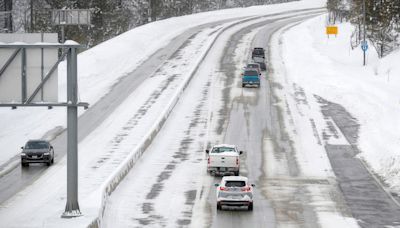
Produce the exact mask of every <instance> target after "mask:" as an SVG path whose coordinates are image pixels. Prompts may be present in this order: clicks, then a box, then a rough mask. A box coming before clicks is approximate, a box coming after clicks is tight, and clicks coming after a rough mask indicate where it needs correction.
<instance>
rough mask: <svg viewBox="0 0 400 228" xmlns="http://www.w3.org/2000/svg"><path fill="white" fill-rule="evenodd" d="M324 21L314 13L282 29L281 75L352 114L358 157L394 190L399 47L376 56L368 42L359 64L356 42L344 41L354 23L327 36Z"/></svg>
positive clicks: (397, 183)
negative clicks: (382, 56)
mask: <svg viewBox="0 0 400 228" xmlns="http://www.w3.org/2000/svg"><path fill="white" fill-rule="evenodd" d="M325 24H326V16H320V17H317V18H315V19H312V20H309V21H307V22H305V23H302V24H300V25H299V26H296V27H293V28H292V29H290V30H289V31H287V32H286V33H284V35H283V37H282V44H283V45H282V56H283V58H284V60H283V61H284V64H285V66H286V71H287V79H285V80H288V83H294V84H296V85H298V86H299V87H301V88H303V89H304V92H305V93H306V94H307V96H308V98H313V96H314V95H317V96H320V97H322V98H323V99H325V100H328V101H330V102H334V103H337V104H339V105H342V106H343V107H344V108H345V109H346V110H347V111H348V112H349V113H350V114H351V115H352V116H353V117H354V118H356V119H357V123H358V124H360V129H359V138H358V143H357V145H358V147H359V149H360V150H361V153H360V155H359V156H360V158H362V159H363V160H365V161H366V163H367V164H368V165H369V166H370V167H371V168H372V169H373V171H374V172H376V173H377V174H379V175H380V176H381V177H382V178H383V179H384V180H385V181H386V183H387V184H388V185H390V187H391V188H392V191H395V192H397V193H400V178H399V177H400V153H399V148H400V131H399V129H400V119H399V116H400V77H399V76H400V65H399V63H400V51H396V52H394V53H392V54H390V55H389V56H387V57H385V58H383V59H379V58H378V57H377V53H376V51H375V50H374V49H373V48H371V46H372V45H370V49H369V50H368V51H367V64H366V66H363V53H362V50H361V48H360V47H359V48H357V49H354V50H352V49H351V47H350V35H351V32H352V31H353V30H354V28H353V27H352V26H351V25H350V24H349V23H343V24H338V27H339V34H338V36H337V37H335V36H330V37H328V36H327V35H326V34H325ZM294 37H296V38H295V39H294ZM277 80H281V81H282V80H283V79H277Z"/></svg>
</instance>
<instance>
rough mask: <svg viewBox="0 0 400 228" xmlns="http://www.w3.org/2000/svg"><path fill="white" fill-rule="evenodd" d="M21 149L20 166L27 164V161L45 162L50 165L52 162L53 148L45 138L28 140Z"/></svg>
mask: <svg viewBox="0 0 400 228" xmlns="http://www.w3.org/2000/svg"><path fill="white" fill-rule="evenodd" d="M21 149H22V152H21V165H22V166H29V163H46V165H47V166H50V165H51V164H53V163H54V149H53V146H52V145H51V144H50V143H49V142H48V141H47V140H29V141H28V142H27V143H26V144H25V147H21Z"/></svg>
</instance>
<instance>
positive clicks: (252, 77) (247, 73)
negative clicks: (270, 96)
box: [242, 69, 260, 87]
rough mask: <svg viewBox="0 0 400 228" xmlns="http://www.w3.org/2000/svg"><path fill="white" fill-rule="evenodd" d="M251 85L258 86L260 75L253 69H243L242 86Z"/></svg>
mask: <svg viewBox="0 0 400 228" xmlns="http://www.w3.org/2000/svg"><path fill="white" fill-rule="evenodd" d="M246 85H252V86H257V87H260V75H259V73H258V71H257V70H255V69H245V70H244V71H243V73H242V87H245V86H246Z"/></svg>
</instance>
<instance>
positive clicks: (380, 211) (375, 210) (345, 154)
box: [318, 97, 400, 228]
mask: <svg viewBox="0 0 400 228" xmlns="http://www.w3.org/2000/svg"><path fill="white" fill-rule="evenodd" d="M318 100H319V102H320V103H321V107H322V113H323V114H324V116H325V117H331V118H332V120H333V121H334V122H335V124H336V126H338V128H339V129H340V131H341V132H342V134H343V135H344V136H345V138H346V139H347V141H348V142H349V144H350V145H329V144H328V145H326V146H325V148H326V151H327V153H328V156H329V159H330V162H331V165H332V168H333V171H334V172H335V175H336V177H337V180H338V184H339V186H340V189H341V191H342V193H343V196H344V198H345V200H346V203H347V205H348V207H349V208H350V211H351V213H352V215H353V217H354V218H355V219H357V220H358V224H359V225H360V226H361V227H365V228H375V227H400V204H399V203H398V201H397V200H398V199H396V198H395V196H392V195H391V193H390V192H389V191H388V190H387V189H386V187H385V186H384V185H382V184H381V181H380V180H379V179H378V177H376V176H375V174H373V173H371V172H370V171H369V170H368V167H367V166H366V163H364V162H363V161H362V160H361V159H360V158H359V157H357V154H359V149H358V147H357V139H358V133H359V128H360V125H359V124H358V122H357V119H355V118H354V117H353V116H352V115H351V114H350V113H349V112H347V111H346V110H345V109H344V108H343V107H342V106H340V105H339V104H336V103H333V102H329V101H327V100H324V99H323V98H320V97H318Z"/></svg>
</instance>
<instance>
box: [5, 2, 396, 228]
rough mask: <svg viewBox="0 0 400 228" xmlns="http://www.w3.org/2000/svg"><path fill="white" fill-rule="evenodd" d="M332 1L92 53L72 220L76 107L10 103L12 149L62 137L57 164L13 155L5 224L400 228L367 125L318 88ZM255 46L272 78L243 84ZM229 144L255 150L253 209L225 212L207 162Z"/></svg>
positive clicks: (248, 154) (218, 21)
mask: <svg viewBox="0 0 400 228" xmlns="http://www.w3.org/2000/svg"><path fill="white" fill-rule="evenodd" d="M322 6H324V1H322V0H321V1H320V0H303V1H300V2H292V3H287V4H280V5H270V6H259V7H250V8H243V9H233V10H226V11H216V12H207V13H202V14H195V15H189V16H185V17H177V18H172V19H168V20H164V21H158V22H155V23H151V24H148V25H146V26H142V27H139V28H137V29H133V30H132V31H131V32H128V33H126V34H123V35H122V36H120V37H116V38H115V39H112V40H110V41H108V42H105V43H104V44H101V45H99V46H98V47H95V48H93V49H91V50H88V51H86V52H83V53H82V54H81V55H80V61H81V63H82V64H83V65H82V68H81V72H80V75H81V76H82V78H81V79H80V83H81V84H82V86H81V87H80V88H81V90H82V91H81V95H82V96H81V99H82V101H89V102H90V103H91V104H92V105H91V107H90V109H89V110H87V111H83V110H82V111H81V113H80V114H81V115H80V119H79V121H80V123H79V124H80V125H79V127H80V129H79V130H80V132H79V153H80V154H79V175H80V176H79V178H80V179H79V202H80V206H81V211H82V213H83V215H82V216H80V217H77V218H73V219H62V218H60V215H61V214H62V212H63V210H64V205H65V196H66V182H65V176H66V170H65V168H66V167H65V166H66V159H65V148H64V145H65V133H64V132H63V127H64V126H65V123H63V121H60V119H62V118H65V116H64V115H63V114H62V113H63V110H61V109H59V110H53V111H54V112H53V111H51V113H50V111H48V110H45V112H47V113H45V112H43V111H42V110H34V111H33V112H32V113H33V114H37V115H28V114H29V112H28V111H26V110H23V109H22V110H7V111H4V110H0V111H1V112H0V114H1V115H2V117H4V119H0V127H1V126H4V129H5V130H0V143H3V142H6V141H7V140H8V141H10V142H12V143H11V144H10V145H9V148H6V149H10V148H12V146H14V147H15V145H13V144H16V143H17V142H19V141H23V140H25V138H30V137H45V138H46V137H47V138H49V139H53V140H52V143H53V145H54V146H55V149H56V163H55V165H54V166H51V167H49V168H48V167H44V166H41V165H32V166H31V167H29V168H27V169H21V167H20V166H19V163H18V153H17V152H14V153H11V152H10V151H8V152H7V153H6V154H5V155H4V156H2V157H1V158H0V161H1V162H2V163H3V164H2V165H0V227H87V226H90V227H99V226H100V227H189V226H190V227H349V228H352V227H383V226H385V225H387V226H393V227H396V225H398V224H400V223H399V222H400V221H399V219H398V218H397V215H398V212H399V211H400V208H399V204H398V202H397V201H396V197H393V196H391V194H390V192H389V191H388V189H387V186H386V185H385V184H383V183H381V180H379V178H376V177H375V176H374V173H373V172H371V170H370V169H369V168H370V167H368V165H366V164H365V163H363V162H364V161H363V162H360V161H359V158H358V157H357V154H358V153H359V152H360V151H359V148H358V146H359V145H358V137H359V136H358V134H359V126H360V125H359V123H358V122H357V120H356V119H355V118H353V117H352V115H351V114H350V113H349V112H348V111H347V110H346V109H345V108H343V107H342V106H340V105H339V104H335V103H332V102H331V101H335V97H334V96H339V95H340V94H339V95H338V93H336V94H335V91H329V92H328V90H327V89H325V90H319V88H318V87H319V86H321V85H322V86H321V87H322V88H325V87H324V86H326V87H327V88H329V86H331V85H330V84H329V83H330V82H334V81H335V80H336V78H333V79H330V80H331V81H330V80H327V81H324V80H322V79H320V78H319V77H318V76H319V75H318V74H321V73H320V72H318V70H320V68H319V67H318V64H320V65H324V64H326V65H327V66H325V65H324V66H325V68H327V69H330V68H329V67H330V65H329V64H330V62H329V60H327V59H326V58H325V56H324V57H321V56H320V52H321V50H323V48H321V47H320V46H319V45H320V44H321V43H322V42H321V38H320V37H318V35H316V34H319V33H320V32H321V31H319V30H318V29H320V28H319V27H318V26H321V27H323V25H324V23H325V21H324V18H325V16H319V15H322V14H324V13H325V9H323V8H321V7H322ZM310 19H311V20H310ZM299 28H301V29H299ZM293 31H300V32H298V33H297V34H294V32H293ZM310 31H311V32H310ZM344 31H345V32H346V30H344ZM153 33H154V34H153ZM313 33H315V34H313ZM288 34H290V36H289V35H288ZM297 36H299V37H297ZM300 36H301V38H300ZM309 37H313V38H315V37H317V38H315V40H316V41H314V43H312V42H308V40H307V39H311V38H309ZM297 39H298V40H301V41H302V42H303V43H304V47H302V45H303V43H297V42H295V40H297ZM318 39H319V40H318ZM338 40H339V39H338ZM291 42H293V43H296V45H297V46H295V48H293V45H292V46H291V45H290V43H291ZM326 43H327V44H328V45H330V43H329V42H328V41H326ZM335 44H336V43H335ZM328 45H327V46H328ZM253 47H264V48H265V49H266V50H267V53H266V56H267V58H266V60H267V71H266V72H263V73H262V79H261V87H260V88H242V87H241V77H240V73H241V72H242V69H243V67H244V66H245V65H246V63H248V62H249V61H251V58H250V57H251V50H252V48H253ZM289 47H290V48H289ZM295 49H296V50H295ZM297 49H298V52H299V53H302V55H301V56H300V55H299V54H297V53H296V51H297ZM132 50H135V51H132ZM133 52H136V53H133ZM308 52H309V53H310V56H307V55H308ZM324 54H325V55H326V56H329V53H328V54H327V53H324ZM107 55H109V56H107ZM299 56H300V57H299ZM315 56H318V57H315ZM296 58H297V59H296ZM342 58H343V59H345V57H342ZM325 68H322V67H321V69H325ZM344 68H345V67H344ZM345 69H347V68H345ZM376 69H379V68H378V67H377V68H376ZM340 70H342V69H338V72H339V71H340ZM62 71H63V69H60V72H62ZM377 71H378V70H377ZM316 72H318V73H316ZM308 74H310V75H314V74H316V75H317V76H315V75H314V78H310V77H308V76H309V75H308ZM332 75H335V74H333V73H332ZM302 78H305V82H307V83H308V84H307V83H304V82H303V81H302ZM314 81H315V85H314ZM342 81H343V79H342ZM63 83H64V82H63V81H62V80H61V82H60V85H61V87H62V86H63ZM318 83H319V84H318ZM324 83H326V84H327V85H325V84H324ZM351 83H353V84H354V85H355V84H358V83H357V80H356V79H353V80H352V81H351ZM333 84H334V83H333ZM371 84H373V83H371ZM354 85H353V86H354ZM363 85H364V86H366V85H367V83H365V84H363ZM354 87H355V88H356V86H354ZM340 88H341V87H340ZM341 89H342V88H341ZM89 91H91V92H89ZM332 94H334V96H333V95H332ZM370 96H371V98H374V95H370ZM332 97H333V98H332ZM326 98H328V100H325V99H326ZM349 99H350V98H349ZM338 100H340V101H342V102H343V100H344V101H346V100H345V99H342V98H341V97H339V98H338ZM344 103H345V104H347V103H346V102H344ZM346 108H347V109H348V110H351V107H349V106H348V105H347V106H346ZM352 111H353V112H354V110H352ZM368 111H371V110H368ZM13 112H17V115H16V116H18V117H24V118H23V120H22V121H20V123H19V124H16V127H15V129H14V130H11V129H12V127H11V126H9V125H7V124H4V123H3V122H4V121H11V120H13V118H15V117H13V115H14V114H13ZM355 113H357V114H359V113H360V112H357V111H356V112H355ZM50 116H51V117H50ZM358 117H359V118H361V119H362V118H363V116H362V115H358ZM46 118H47V120H48V121H47V122H46V121H43V119H46ZM40 119H42V120H41V121H43V122H46V123H45V124H43V125H44V126H43V127H42V128H39V129H37V130H34V129H35V127H37V125H34V124H29V123H32V122H35V121H40ZM2 124H3V125H2ZM24 126H26V132H24V131H22V130H21V129H23V127H24ZM54 126H57V127H54ZM7 130H9V131H10V134H9V135H8V136H7V135H6V134H5V132H6V131H7ZM3 131H4V132H3ZM21 132H22V134H23V135H24V136H21ZM43 134H44V135H45V136H43ZM17 138H18V140H17ZM362 139H363V140H364V141H365V137H364V138H362ZM217 143H228V144H235V145H237V146H238V148H239V149H240V150H243V151H245V153H244V154H243V155H242V156H241V165H242V167H241V175H243V176H246V177H248V178H249V180H250V182H251V183H255V185H256V187H255V195H254V210H253V211H252V212H250V211H246V210H240V209H238V210H236V209H234V210H223V211H217V209H216V197H215V186H214V184H215V183H219V182H220V180H221V178H220V177H214V176H211V175H209V174H208V173H207V172H206V154H205V149H207V148H210V147H211V146H212V145H214V144H217ZM363 145H365V144H363ZM361 148H362V147H361ZM363 149H365V148H363ZM14 150H15V148H14ZM349 180H351V181H349ZM361 188H362V189H361ZM360 192H361V193H363V194H361V193H360Z"/></svg>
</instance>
